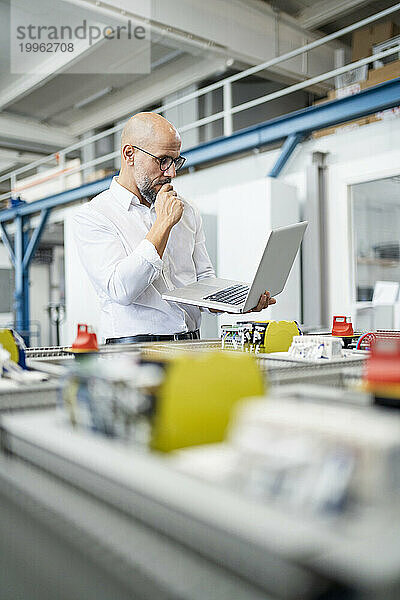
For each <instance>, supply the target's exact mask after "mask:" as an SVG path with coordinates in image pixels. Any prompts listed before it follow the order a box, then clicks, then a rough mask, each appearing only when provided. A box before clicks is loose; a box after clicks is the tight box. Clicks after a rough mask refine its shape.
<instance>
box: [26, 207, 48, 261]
mask: <svg viewBox="0 0 400 600" xmlns="http://www.w3.org/2000/svg"><path fill="white" fill-rule="evenodd" d="M49 214H50V209H49V208H45V209H44V210H42V212H41V214H40V221H39V225H38V226H37V227H36V229H35V231H34V232H33V233H32V237H31V239H30V240H29V243H28V246H27V248H26V250H25V252H24V260H23V263H22V268H23V269H24V271H25V270H27V269H28V267H29V265H30V262H31V260H32V257H33V255H34V254H35V252H36V248H37V246H38V243H39V241H40V238H41V235H42V233H43V229H44V228H45V225H46V223H47V219H48V218H49Z"/></svg>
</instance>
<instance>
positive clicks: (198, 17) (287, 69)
mask: <svg viewBox="0 0 400 600" xmlns="http://www.w3.org/2000/svg"><path fill="white" fill-rule="evenodd" d="M341 1H343V0H339V3H340V2H341ZM349 1H350V0H349ZM359 1H360V0H359ZM64 2H68V3H70V4H75V5H77V6H80V7H84V8H86V9H88V8H89V9H91V10H94V11H97V12H99V13H102V14H108V15H109V16H110V18H111V16H113V17H114V18H116V17H117V16H118V17H119V18H121V19H125V20H126V19H137V20H138V21H139V22H141V23H143V25H144V26H145V27H147V28H148V27H150V29H151V34H152V37H153V36H160V35H161V36H162V37H163V38H164V39H165V40H167V39H169V40H173V41H174V43H176V44H177V45H178V46H179V44H185V45H186V44H189V45H190V46H192V48H193V49H194V48H198V49H199V48H202V49H203V51H205V52H207V53H208V54H210V53H212V54H214V55H215V56H223V57H224V58H230V59H233V60H235V61H242V62H244V63H246V64H248V65H255V64H259V63H261V62H264V61H266V60H268V59H270V58H273V57H275V56H277V55H279V54H282V53H284V52H285V51H286V50H287V49H288V48H294V47H301V46H302V45H304V44H305V43H306V42H307V41H311V40H313V39H316V38H318V37H319V34H318V33H317V32H311V31H309V30H307V29H306V28H304V27H302V25H301V24H300V23H299V21H298V20H297V19H294V18H292V17H290V16H289V15H286V14H285V13H280V12H278V11H274V10H273V9H272V8H271V7H269V6H268V5H265V3H260V2H259V0H218V2H215V0H202V2H201V3H200V2H193V1H192V2H182V0H168V2H165V0H153V2H152V12H151V18H149V17H148V15H147V14H145V13H146V10H145V8H146V3H145V2H140V1H136V2H134V1H133V0H132V2H131V3H129V4H128V3H127V2H126V0H113V2H112V4H111V3H108V4H106V3H102V2H97V1H96V0H64ZM263 4H264V5H265V6H264V7H263V6H262V5H263ZM128 6H129V8H127V7H128ZM340 47H342V44H341V42H340V41H335V42H332V43H331V44H329V45H327V46H326V47H324V48H323V49H322V48H321V49H320V50H319V55H318V60H310V61H304V60H302V57H301V56H299V57H298V58H297V59H293V60H291V61H289V62H287V63H282V65H280V64H279V65H276V66H275V67H274V68H272V69H271V70H270V71H271V75H272V76H271V79H273V74H274V73H278V74H281V75H284V76H286V77H289V78H292V81H302V80H304V79H305V78H308V77H313V76H315V75H317V74H319V73H321V72H323V71H329V70H330V69H332V68H333V67H334V50H335V49H336V48H340ZM296 78H297V79H296Z"/></svg>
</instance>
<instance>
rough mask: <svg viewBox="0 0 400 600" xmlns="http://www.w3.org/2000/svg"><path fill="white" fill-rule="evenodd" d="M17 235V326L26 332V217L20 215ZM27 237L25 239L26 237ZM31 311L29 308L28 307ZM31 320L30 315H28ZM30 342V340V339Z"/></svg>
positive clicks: (27, 291)
mask: <svg viewBox="0 0 400 600" xmlns="http://www.w3.org/2000/svg"><path fill="white" fill-rule="evenodd" d="M14 222H15V237H14V256H15V264H14V267H15V292H14V298H15V303H14V308H15V328H16V330H17V331H18V332H21V333H24V332H26V331H27V329H29V323H27V322H26V313H27V310H26V308H25V306H26V299H27V295H28V294H29V290H27V289H26V288H27V278H26V277H25V276H24V269H23V260H24V251H25V241H26V238H25V232H24V217H22V216H21V215H18V216H17V217H16V218H15V221H14ZM24 238H25V239H24ZM28 311H29V308H28ZM28 320H29V316H28ZM28 343H29V340H28Z"/></svg>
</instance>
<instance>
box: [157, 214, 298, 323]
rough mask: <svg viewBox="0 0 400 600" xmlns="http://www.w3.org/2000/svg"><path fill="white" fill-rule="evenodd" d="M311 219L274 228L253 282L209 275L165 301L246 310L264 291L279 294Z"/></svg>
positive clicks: (174, 291)
mask: <svg viewBox="0 0 400 600" xmlns="http://www.w3.org/2000/svg"><path fill="white" fill-rule="evenodd" d="M307 225H308V222H307V221H303V222H302V223H296V224H294V225H288V226H286V227H279V228H277V229H273V230H272V231H271V233H270V234H269V237H268V240H267V244H266V246H265V250H264V252H263V255H262V258H261V261H260V264H259V265H258V268H257V271H256V274H255V276H254V279H253V282H252V283H251V284H250V285H249V284H248V283H244V282H242V281H233V280H230V279H221V278H219V277H208V278H206V279H202V280H201V281H198V282H196V283H192V284H191V285H186V286H184V287H180V288H174V289H173V290H171V291H169V292H167V293H165V294H163V295H162V297H163V298H164V300H172V301H174V302H180V303H182V304H194V305H195V306H205V307H207V308H215V309H216V310H220V311H223V312H230V313H244V312H247V311H248V310H251V309H253V308H254V307H256V306H257V304H258V301H259V299H260V296H261V294H263V293H264V291H265V290H268V291H269V292H271V296H277V295H278V294H280V293H281V292H282V290H283V288H284V287H285V285H286V281H287V278H288V277H289V273H290V270H291V268H292V266H293V262H294V259H295V258H296V254H297V251H298V249H299V248H300V244H301V240H302V239H303V235H304V232H305V230H306V228H307Z"/></svg>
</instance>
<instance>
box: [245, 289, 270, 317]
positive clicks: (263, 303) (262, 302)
mask: <svg viewBox="0 0 400 600" xmlns="http://www.w3.org/2000/svg"><path fill="white" fill-rule="evenodd" d="M271 304H276V300H275V298H271V294H270V293H269V292H267V290H265V292H264V293H263V294H261V296H260V299H259V301H258V304H257V306H255V307H254V308H252V309H251V310H248V311H246V314H247V313H251V312H261V311H262V310H264V308H267V307H268V306H270V305H271Z"/></svg>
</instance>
